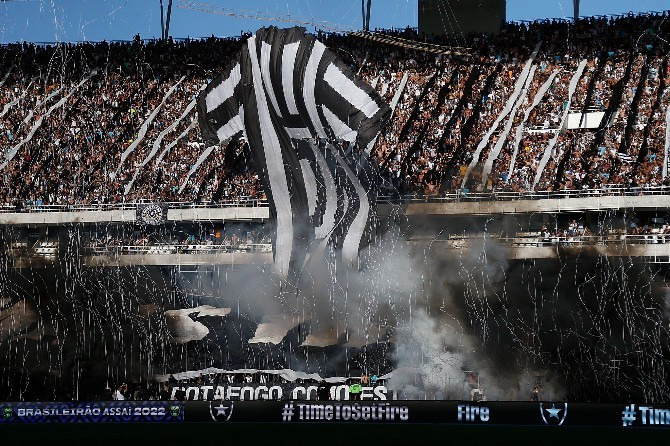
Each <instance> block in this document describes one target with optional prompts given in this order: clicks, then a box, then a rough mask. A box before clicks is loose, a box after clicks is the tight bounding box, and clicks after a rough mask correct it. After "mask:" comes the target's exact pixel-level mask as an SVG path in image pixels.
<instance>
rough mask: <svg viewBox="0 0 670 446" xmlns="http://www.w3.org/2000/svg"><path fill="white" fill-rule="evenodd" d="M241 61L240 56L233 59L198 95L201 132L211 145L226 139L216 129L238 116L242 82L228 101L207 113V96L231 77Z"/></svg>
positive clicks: (206, 141)
mask: <svg viewBox="0 0 670 446" xmlns="http://www.w3.org/2000/svg"><path fill="white" fill-rule="evenodd" d="M238 63H239V58H235V59H233V60H232V61H231V62H230V64H229V65H228V66H227V67H226V68H225V70H224V71H223V73H221V74H220V75H219V76H217V77H215V78H214V79H213V80H212V81H211V82H210V83H209V85H207V87H206V88H205V89H204V90H203V91H202V92H201V93H200V95H199V96H198V102H197V109H198V124H199V125H200V133H201V134H202V139H203V140H204V141H205V143H206V144H207V145H209V146H213V145H216V144H219V143H221V142H224V141H219V138H218V136H216V131H217V130H218V129H219V128H221V126H223V125H225V124H226V123H227V122H228V121H230V119H231V118H233V117H234V116H237V114H238V113H239V107H240V104H241V103H242V102H241V93H242V85H241V84H242V82H240V83H239V84H238V85H237V86H236V87H235V90H234V94H233V96H232V97H231V98H229V99H228V100H227V101H226V102H224V103H223V104H221V105H219V106H218V107H217V108H216V109H214V110H212V111H211V112H209V113H207V104H206V98H207V95H208V94H209V92H210V91H212V90H213V89H215V88H216V87H218V86H219V85H221V83H222V82H223V81H224V80H226V79H228V78H229V77H230V72H231V71H232V69H233V68H235V66H236V65H237V64H238Z"/></svg>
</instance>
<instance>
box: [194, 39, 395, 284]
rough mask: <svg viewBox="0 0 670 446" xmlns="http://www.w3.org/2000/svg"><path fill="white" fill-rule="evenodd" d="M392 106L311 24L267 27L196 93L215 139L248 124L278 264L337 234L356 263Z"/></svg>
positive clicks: (290, 268)
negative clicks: (377, 142) (373, 155)
mask: <svg viewBox="0 0 670 446" xmlns="http://www.w3.org/2000/svg"><path fill="white" fill-rule="evenodd" d="M390 114H391V110H390V108H389V107H388V105H387V104H386V103H384V102H383V100H382V99H381V98H380V97H379V95H378V94H377V93H376V91H374V89H372V87H370V86H368V85H367V84H365V83H364V82H362V81H361V80H360V79H358V78H357V77H356V76H355V75H354V74H353V73H352V72H351V70H350V69H349V68H348V67H347V66H346V65H345V64H344V63H343V62H342V61H341V60H339V59H338V58H337V57H336V56H335V54H333V53H332V52H331V51H330V50H328V49H327V48H326V47H325V46H324V45H323V44H322V43H321V42H319V41H318V40H317V39H316V38H315V37H314V36H312V35H307V34H305V29H304V28H298V27H296V28H290V29H278V28H276V27H269V28H262V29H260V30H258V32H257V33H256V35H255V36H252V37H250V38H249V39H248V40H247V42H246V43H245V45H244V46H243V47H242V50H241V52H240V54H239V57H236V58H235V59H234V60H233V62H232V63H231V64H230V65H229V66H228V67H227V68H226V69H225V70H224V72H223V73H222V74H221V75H219V76H218V77H217V78H215V79H214V80H213V81H212V82H211V83H210V84H209V85H208V86H207V88H206V89H205V90H204V91H203V92H202V94H201V95H200V97H199V98H198V115H199V123H200V129H201V133H202V135H203V138H205V139H206V140H207V141H208V142H209V143H211V144H218V143H226V142H227V141H229V140H230V139H231V138H233V137H234V136H236V135H238V134H239V133H241V132H244V134H245V135H246V138H247V140H248V142H249V146H250V148H251V152H252V154H253V157H254V161H255V162H256V165H257V166H258V167H259V170H260V173H261V178H262V181H263V186H264V188H265V192H266V195H267V196H268V200H269V203H270V211H271V217H272V219H273V221H274V222H275V228H276V237H275V246H274V258H275V271H276V273H277V274H278V275H279V276H281V277H283V278H287V277H289V276H295V275H296V274H298V273H299V271H300V269H301V268H302V267H303V264H304V261H305V257H306V255H307V251H308V249H309V246H310V244H311V243H312V242H313V241H314V240H316V241H321V242H322V243H320V245H321V246H323V243H324V242H325V243H333V244H334V246H335V247H336V248H338V251H339V252H340V253H341V257H342V259H343V261H344V262H345V263H347V264H348V265H351V266H353V265H355V263H356V261H357V258H358V250H359V247H360V244H361V239H362V236H363V232H364V231H365V227H366V226H367V223H368V221H369V219H370V218H371V216H372V215H373V212H374V197H373V194H371V191H372V190H373V188H374V184H375V181H374V180H375V178H374V174H371V171H370V168H369V167H370V166H369V163H368V162H367V153H368V152H369V150H366V149H367V148H368V146H369V145H371V144H373V142H374V139H375V137H376V136H377V134H378V132H379V131H380V129H381V127H382V126H383V124H384V123H385V122H386V120H387V119H388V118H389V116H390Z"/></svg>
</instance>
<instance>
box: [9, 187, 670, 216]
mask: <svg viewBox="0 0 670 446" xmlns="http://www.w3.org/2000/svg"><path fill="white" fill-rule="evenodd" d="M648 195H670V186H649V187H622V186H613V187H606V188H600V189H579V190H558V191H533V190H529V191H522V192H514V191H505V190H492V191H487V192H469V191H467V190H459V191H457V192H448V193H444V194H436V195H419V194H410V195H402V196H400V195H399V196H388V195H380V196H378V197H377V202H378V203H381V204H409V203H452V202H469V201H514V200H544V199H562V198H593V197H605V196H619V197H624V196H625V197H634V196H648ZM146 203H152V202H151V201H138V202H122V203H99V204H67V205H65V204H47V205H45V204H22V205H19V206H16V205H10V204H2V205H0V213H9V212H29V213H30V212H83V211H134V210H135V209H136V208H137V205H138V204H146ZM162 204H165V205H167V206H168V208H169V209H207V208H210V209H211V208H232V207H244V208H249V207H267V206H268V201H267V200H261V199H257V198H240V199H236V200H225V201H217V202H176V201H175V202H163V203H162ZM669 207H670V205H669Z"/></svg>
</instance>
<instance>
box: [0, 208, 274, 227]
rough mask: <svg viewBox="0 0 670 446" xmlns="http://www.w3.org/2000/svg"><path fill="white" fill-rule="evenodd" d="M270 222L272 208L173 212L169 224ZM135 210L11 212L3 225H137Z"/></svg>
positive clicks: (1, 219) (5, 215)
mask: <svg viewBox="0 0 670 446" xmlns="http://www.w3.org/2000/svg"><path fill="white" fill-rule="evenodd" d="M268 218H270V209H269V208H268V207H226V208H191V209H169V210H168V221H231V220H237V221H251V220H257V221H261V220H267V219H268ZM134 221H135V209H129V210H120V211H76V212H8V213H0V225H66V224H74V223H133V222H134Z"/></svg>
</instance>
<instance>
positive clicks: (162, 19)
mask: <svg viewBox="0 0 670 446" xmlns="http://www.w3.org/2000/svg"><path fill="white" fill-rule="evenodd" d="M159 1H160V4H161V38H162V39H164V38H165V18H164V17H163V15H164V14H163V0H159Z"/></svg>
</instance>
